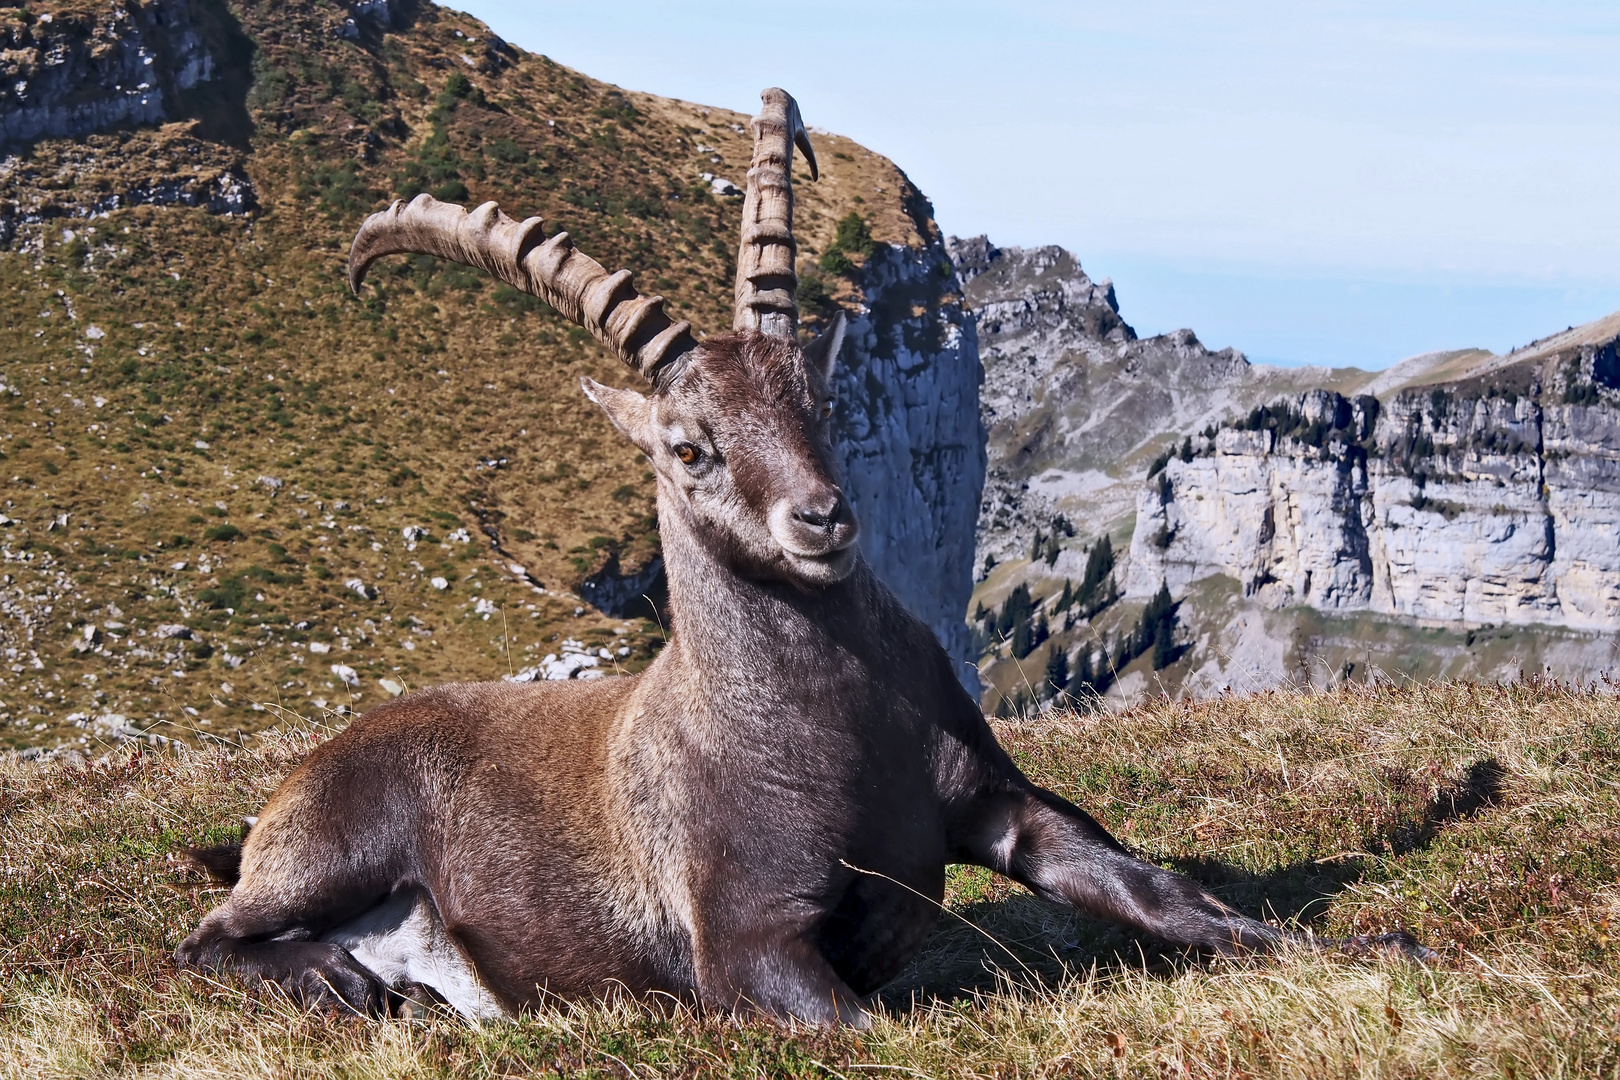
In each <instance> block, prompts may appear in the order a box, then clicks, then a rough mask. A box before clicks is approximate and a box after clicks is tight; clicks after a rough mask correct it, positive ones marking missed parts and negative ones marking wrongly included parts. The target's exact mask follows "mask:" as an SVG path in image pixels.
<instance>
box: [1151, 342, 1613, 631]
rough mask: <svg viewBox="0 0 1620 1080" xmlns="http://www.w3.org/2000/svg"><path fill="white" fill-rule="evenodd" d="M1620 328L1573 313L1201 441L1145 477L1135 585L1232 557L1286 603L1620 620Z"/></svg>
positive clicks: (1225, 563)
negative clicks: (1530, 340) (1524, 335)
mask: <svg viewBox="0 0 1620 1080" xmlns="http://www.w3.org/2000/svg"><path fill="white" fill-rule="evenodd" d="M1607 321H1609V320H1604V322H1607ZM1598 329H1599V330H1603V328H1602V327H1599V328H1598ZM1582 331H1586V332H1584V333H1583V332H1582ZM1560 338H1564V339H1567V340H1563V341H1561V340H1560ZM1617 341H1620V335H1617V334H1615V333H1612V332H1607V336H1605V332H1596V331H1593V330H1592V329H1591V328H1590V327H1589V328H1581V330H1572V331H1570V332H1568V334H1566V335H1560V336H1559V338H1554V339H1549V341H1548V342H1545V343H1539V344H1538V345H1537V346H1532V347H1529V348H1527V349H1526V350H1522V351H1521V353H1520V354H1512V355H1509V356H1508V357H1503V358H1493V359H1494V361H1495V362H1493V363H1488V364H1485V365H1482V366H1481V367H1480V368H1479V369H1477V370H1475V371H1474V372H1470V373H1468V375H1467V377H1465V378H1462V379H1458V380H1454V381H1449V382H1446V383H1442V384H1436V385H1424V386H1417V387H1408V388H1405V389H1401V390H1398V391H1396V392H1394V393H1392V394H1389V395H1388V396H1387V397H1386V398H1385V400H1384V401H1383V402H1382V403H1380V401H1378V400H1377V399H1375V398H1373V397H1371V396H1367V395H1362V396H1359V397H1356V398H1346V397H1343V396H1341V395H1339V394H1337V393H1332V392H1327V391H1316V392H1312V393H1309V394H1305V395H1301V396H1298V397H1294V398H1288V399H1282V400H1279V401H1277V402H1274V403H1273V404H1272V405H1270V406H1268V407H1267V408H1266V409H1265V410H1263V412H1257V413H1253V414H1251V415H1250V416H1249V417H1246V418H1243V419H1240V420H1238V421H1236V422H1234V423H1233V424H1232V425H1229V426H1226V427H1223V428H1222V429H1220V430H1219V431H1217V432H1216V433H1215V435H1214V437H1213V438H1205V439H1198V440H1195V441H1194V446H1193V452H1192V453H1191V455H1190V460H1183V459H1182V458H1181V457H1180V456H1177V457H1172V458H1171V459H1170V460H1169V461H1168V463H1167V464H1166V465H1165V467H1164V468H1163V470H1162V472H1160V473H1159V474H1157V475H1156V476H1154V477H1152V478H1150V479H1149V480H1148V482H1147V483H1146V484H1145V485H1144V486H1143V487H1142V488H1141V489H1140V490H1139V494H1138V498H1137V521H1136V528H1135V531H1134V534H1133V536H1132V540H1131V560H1130V563H1131V566H1130V577H1129V581H1128V592H1129V593H1131V594H1134V595H1139V596H1140V595H1149V594H1151V593H1152V592H1154V591H1155V590H1157V589H1158V588H1159V586H1160V584H1161V583H1166V584H1168V585H1169V586H1170V589H1171V591H1172V592H1181V591H1185V590H1186V589H1187V588H1188V587H1189V586H1190V585H1191V584H1192V583H1193V582H1195V581H1198V580H1200V579H1203V578H1205V577H1209V576H1211V575H1214V574H1224V575H1227V576H1229V577H1232V578H1234V579H1236V580H1237V581H1239V582H1240V583H1242V587H1243V592H1244V594H1245V595H1246V596H1249V597H1251V598H1253V599H1255V600H1257V601H1259V602H1261V603H1262V604H1264V605H1265V606H1267V607H1273V608H1280V607H1286V606H1289V605H1294V604H1304V605H1309V606H1311V607H1315V608H1319V609H1322V610H1327V611H1373V612H1377V613H1381V614H1387V615H1394V616H1400V617H1404V618H1409V619H1414V620H1418V621H1420V622H1424V623H1437V624H1438V623H1443V624H1454V625H1462V626H1488V625H1531V624H1547V625H1554V626H1564V627H1569V628H1572V629H1582V630H1617V629H1620V361H1617V359H1616V347H1617Z"/></svg>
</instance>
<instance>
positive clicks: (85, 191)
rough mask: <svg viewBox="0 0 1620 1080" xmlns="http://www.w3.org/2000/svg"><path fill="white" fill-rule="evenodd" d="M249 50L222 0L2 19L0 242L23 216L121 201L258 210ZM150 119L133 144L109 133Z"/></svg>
mask: <svg viewBox="0 0 1620 1080" xmlns="http://www.w3.org/2000/svg"><path fill="white" fill-rule="evenodd" d="M251 60H252V46H251V44H250V43H249V42H248V40H247V39H246V38H245V37H244V36H243V34H242V32H241V30H240V28H239V27H238V26H237V24H236V22H235V20H234V18H233V17H232V16H231V14H230V12H229V11H228V9H227V8H226V7H225V5H224V4H223V3H220V2H219V0H150V2H148V3H144V4H142V3H129V4H117V5H111V6H109V7H107V8H106V9H104V10H99V11H98V10H96V9H94V8H76V7H75V8H65V9H64V10H62V11H57V12H52V11H39V10H38V9H37V7H35V8H33V9H32V10H26V11H20V12H17V13H15V14H13V15H12V16H11V17H10V18H7V19H5V20H4V21H0V155H4V156H0V184H3V185H4V187H3V191H4V195H5V198H4V199H0V243H10V242H11V241H12V240H13V239H14V237H15V235H16V233H17V231H18V226H19V225H26V224H37V223H39V222H42V221H46V220H49V219H52V218H59V217H92V216H96V215H102V214H106V213H108V212H110V211H112V210H116V209H119V208H121V207H126V206H136V205H143V204H144V205H161V206H174V205H178V206H198V207H204V208H206V209H209V210H211V211H213V212H214V213H217V214H243V213H246V212H248V211H249V210H251V209H253V207H254V204H255V197H254V192H253V188H252V184H251V182H250V181H249V180H248V178H247V176H246V173H245V171H244V167H243V154H242V153H241V149H242V147H243V146H244V145H245V141H246V139H247V136H248V133H249V132H250V130H251V123H250V122H249V120H248V115H247V109H246V103H245V101H246V93H247V88H248V85H249V82H250V80H251V78H252V71H251ZM152 127H158V128H160V131H159V133H158V134H157V135H156V136H155V137H153V136H148V137H146V138H143V139H138V140H135V141H133V142H130V143H128V144H127V145H126V140H125V139H124V138H123V137H121V135H120V134H114V133H115V132H117V133H122V134H123V135H127V133H128V132H129V131H131V130H133V129H138V128H152ZM69 139H71V140H75V141H74V142H66V141H55V140H69ZM23 151H27V152H23ZM114 161H115V162H116V164H110V163H111V162H114ZM87 174H90V175H88V176H87Z"/></svg>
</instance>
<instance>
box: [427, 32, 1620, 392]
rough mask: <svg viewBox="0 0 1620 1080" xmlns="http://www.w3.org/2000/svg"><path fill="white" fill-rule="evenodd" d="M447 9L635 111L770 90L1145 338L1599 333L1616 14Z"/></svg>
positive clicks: (1381, 356)
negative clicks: (648, 103)
mask: <svg viewBox="0 0 1620 1080" xmlns="http://www.w3.org/2000/svg"><path fill="white" fill-rule="evenodd" d="M454 6H457V7H460V8H462V9H464V10H467V11H469V12H471V13H472V14H474V15H476V16H477V17H479V18H480V19H482V20H484V21H485V22H486V23H488V24H489V25H490V27H491V29H493V30H494V31H495V32H496V33H497V34H500V35H501V36H502V37H504V38H506V39H507V40H509V41H511V42H513V43H514V44H517V45H520V46H522V47H523V48H525V49H529V50H531V51H535V52H541V53H545V54H546V55H548V56H550V57H551V58H552V59H554V60H557V61H558V62H560V63H563V64H567V65H569V66H570V67H574V68H577V69H579V70H581V71H584V72H585V73H587V74H589V75H591V76H593V77H596V78H599V79H604V80H607V81H609V82H613V83H617V84H619V85H621V86H625V87H628V88H632V89H636V90H646V91H651V92H654V93H658V94H665V95H670V96H674V97H680V98H686V99H688V100H692V101H700V102H703V103H706V104H712V105H722V106H726V107H729V108H734V109H738V110H742V111H747V112H752V111H754V110H755V108H756V107H757V104H758V92H759V90H760V89H761V88H762V87H764V86H767V85H780V86H784V87H786V88H787V89H788V90H790V91H791V92H792V93H793V94H794V95H795V96H796V97H797V98H798V99H799V102H800V105H801V108H802V110H803V112H804V116H805V119H806V122H808V123H809V124H811V125H813V126H819V127H823V128H827V129H830V130H833V131H837V132H840V133H842V134H845V135H849V136H850V137H852V138H855V139H857V140H859V141H860V142H862V143H864V144H866V145H867V146H870V147H871V148H872V149H874V150H877V151H879V152H880V153H883V154H886V155H888V156H889V157H891V158H893V159H894V160H895V161H896V162H897V163H898V164H899V165H900V166H901V168H903V169H905V170H906V172H907V173H908V174H909V175H910V176H911V177H912V179H913V180H914V181H915V182H916V183H917V184H918V186H919V187H921V188H922V189H923V191H925V192H926V193H927V194H928V195H929V197H930V198H931V199H932V200H933V202H934V207H935V211H936V216H937V217H938V219H939V222H940V224H941V226H942V227H943V228H945V229H946V230H947V231H948V232H954V233H958V234H961V235H970V234H974V233H980V232H984V233H988V234H989V236H990V237H991V239H992V240H993V241H995V242H996V243H998V244H1003V245H1013V244H1021V245H1032V244H1048V243H1057V244H1062V245H1063V246H1065V247H1068V248H1070V249H1071V250H1073V251H1074V252H1075V253H1076V254H1078V255H1079V256H1080V259H1081V261H1082V263H1083V264H1084V265H1085V266H1086V268H1087V270H1088V271H1089V272H1090V273H1092V274H1093V276H1096V277H1104V276H1108V277H1112V278H1113V279H1114V281H1115V284H1116V286H1117V288H1118V294H1119V297H1120V306H1121V310H1122V313H1123V314H1124V316H1125V317H1126V319H1128V320H1129V321H1130V322H1131V323H1132V324H1133V325H1134V326H1136V328H1137V329H1138V331H1139V332H1142V333H1156V332H1161V331H1166V330H1171V329H1175V328H1177V327H1181V326H1190V327H1192V328H1193V329H1194V330H1196V331H1197V332H1198V334H1199V337H1200V338H1201V339H1202V340H1204V341H1205V342H1206V343H1207V344H1209V345H1211V346H1214V347H1220V346H1224V345H1235V346H1237V347H1238V348H1240V349H1242V350H1244V351H1245V352H1246V353H1248V354H1249V355H1250V357H1251V358H1253V359H1256V360H1267V361H1272V362H1288V363H1325V364H1356V365H1358V366H1362V367H1384V366H1387V365H1388V364H1391V363H1394V362H1395V361H1397V360H1399V359H1401V358H1403V357H1405V356H1409V355H1412V354H1415V353H1418V352H1423V351H1427V350H1429V349H1438V348H1454V347H1464V346H1483V347H1486V348H1491V349H1495V350H1498V351H1501V350H1505V349H1507V348H1510V347H1512V346H1513V345H1516V344H1522V343H1523V342H1525V341H1528V340H1531V339H1533V338H1536V337H1540V336H1543V335H1545V334H1547V333H1550V332H1552V331H1553V330H1560V329H1563V328H1564V327H1565V326H1567V325H1571V324H1576V323H1580V322H1584V321H1586V320H1589V319H1592V318H1596V317H1598V316H1600V315H1603V314H1607V313H1608V312H1610V311H1614V310H1617V309H1620V62H1617V61H1616V57H1620V4H1617V3H1615V2H1614V0H1601V2H1590V3H1581V2H1568V3H1558V2H1551V3H1540V4H1529V3H1522V2H1519V3H1496V2H1491V0H1474V2H1469V3H1424V2H1418V3H1410V2H1409V3H1387V4H1386V3H1313V2H1309V0H1304V2H1293V3H1222V4H1219V5H1211V4H1203V3H1191V2H1166V3H1156V2H1137V3H1132V4H1123V5H1122V4H1117V3H1113V4H1101V3H1089V2H1081V3H1036V2H1031V3H1005V4H965V3H955V2H951V0H932V2H929V3H912V2H901V3H882V2H872V0H869V2H866V3H854V2H848V0H823V2H821V3H818V4H815V5H805V4H791V5H779V6H775V7H773V6H772V5H764V4H760V5H754V4H749V5H741V4H736V3H725V4H720V3H697V2H684V3H681V4H669V3H654V2H650V0H618V2H616V3H614V4H612V5H603V4H601V3H600V2H599V0H594V2H592V0H546V2H544V3H535V2H533V0H526V2H518V0H454ZM605 12H606V13H609V14H606V15H605V14H604V13H605ZM745 16H746V18H745Z"/></svg>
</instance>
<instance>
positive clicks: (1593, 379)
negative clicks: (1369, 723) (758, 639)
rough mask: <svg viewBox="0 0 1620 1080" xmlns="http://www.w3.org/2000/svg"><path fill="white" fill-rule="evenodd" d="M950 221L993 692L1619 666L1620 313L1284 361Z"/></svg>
mask: <svg viewBox="0 0 1620 1080" xmlns="http://www.w3.org/2000/svg"><path fill="white" fill-rule="evenodd" d="M950 247H951V251H952V253H953V255H954V257H955V258H956V260H957V264H958V268H959V273H960V274H961V276H962V278H963V280H964V282H965V284H964V289H965V294H966V298H967V303H968V305H969V307H970V308H971V309H973V310H974V311H975V313H976V314H977V315H978V318H979V340H980V345H981V355H982V357H983V360H984V365H985V387H984V391H983V394H982V410H983V414H984V420H985V425H986V428H987V430H988V432H989V444H988V450H989V466H988V473H987V481H986V485H985V498H984V500H983V502H982V504H981V508H980V520H979V541H978V553H979V554H978V558H979V578H980V581H979V585H978V588H977V591H976V593H975V611H974V612H973V613H970V623H971V625H972V626H973V627H974V629H975V632H976V633H977V635H978V639H979V643H980V647H981V650H982V655H983V658H984V659H983V663H982V665H981V667H982V671H983V673H984V676H985V678H986V681H987V684H988V686H989V687H990V688H989V689H988V690H987V691H986V695H985V702H986V705H987V707H992V708H994V707H998V706H999V707H1002V708H1005V707H1007V705H1008V704H1010V703H1012V702H1014V701H1019V700H1022V701H1025V702H1028V701H1030V700H1033V699H1035V698H1039V697H1042V696H1045V695H1049V694H1050V687H1049V682H1050V680H1048V679H1047V676H1046V672H1047V668H1048V665H1049V664H1051V665H1053V670H1054V671H1057V670H1058V669H1062V670H1063V671H1065V672H1069V673H1073V672H1075V671H1079V670H1081V669H1082V668H1084V669H1085V670H1086V671H1087V672H1089V673H1090V675H1092V676H1094V678H1092V679H1091V684H1092V685H1093V686H1094V687H1102V688H1103V689H1104V690H1105V691H1106V693H1108V694H1110V695H1114V696H1120V695H1129V694H1132V693H1138V692H1142V691H1144V690H1149V689H1159V690H1165V691H1168V692H1177V693H1179V692H1188V693H1211V692H1218V691H1219V690H1220V689H1222V688H1223V687H1225V686H1229V685H1230V686H1236V687H1248V688H1255V687H1261V686H1270V685H1277V684H1278V683H1280V682H1284V681H1291V682H1317V683H1322V682H1329V681H1335V680H1338V679H1343V678H1366V677H1368V672H1369V669H1372V670H1373V672H1374V673H1375V674H1376V673H1377V672H1383V673H1384V674H1386V675H1388V676H1390V677H1399V676H1413V677H1424V676H1433V675H1450V676H1472V677H1488V678H1500V677H1507V676H1509V675H1515V674H1517V673H1518V672H1519V671H1520V670H1521V669H1523V670H1525V671H1531V672H1534V671H1540V670H1542V669H1543V668H1544V667H1547V668H1550V669H1551V670H1552V671H1553V672H1554V673H1556V674H1558V675H1560V676H1562V677H1566V678H1587V679H1589V678H1592V677H1594V676H1596V675H1597V674H1600V673H1603V672H1607V671H1609V670H1612V668H1613V667H1614V665H1615V661H1616V651H1615V646H1614V641H1613V637H1612V631H1613V630H1615V629H1620V509H1617V508H1620V495H1617V494H1616V493H1620V363H1617V362H1616V360H1615V349H1616V339H1617V337H1620V316H1611V317H1609V318H1607V319H1603V320H1599V321H1598V322H1596V323H1592V324H1589V325H1588V326H1584V327H1578V328H1575V329H1573V330H1570V331H1566V332H1564V333H1562V334H1557V335H1553V336H1552V337H1550V338H1547V339H1544V340H1543V341H1539V342H1536V343H1533V344H1532V345H1530V346H1527V347H1525V348H1524V349H1520V350H1517V351H1515V352H1513V353H1511V354H1508V355H1506V356H1495V355H1493V354H1491V353H1489V352H1486V351H1483V350H1478V349H1464V350H1455V351H1449V352H1438V353H1431V354H1426V355H1424V356H1419V357H1414V358H1412V359H1410V360H1407V361H1404V362H1403V363H1401V364H1398V365H1396V366H1395V367H1393V368H1391V369H1389V370H1387V371H1384V372H1378V373H1372V372H1364V371H1358V370H1355V369H1334V370H1328V369H1323V368H1274V367H1265V366H1261V365H1254V364H1250V363H1249V362H1248V361H1247V360H1246V359H1245V358H1244V357H1243V355H1242V354H1241V353H1239V352H1236V351H1235V350H1232V349H1223V350H1221V351H1219V352H1212V351H1210V350H1209V349H1207V348H1206V347H1205V346H1204V345H1202V344H1201V343H1200V342H1199V341H1198V339H1197V337H1196V336H1195V335H1194V334H1193V333H1192V331H1190V330H1181V331H1177V332H1176V333H1173V334H1167V335H1162V336H1159V337H1155V338H1149V339H1140V338H1138V337H1137V335H1136V334H1135V333H1134V331H1133V330H1132V329H1131V327H1130V326H1129V325H1128V324H1126V323H1125V322H1124V321H1123V320H1122V319H1121V318H1120V317H1119V305H1118V302H1117V299H1116V297H1115V294H1114V290H1113V286H1112V284H1111V283H1109V282H1107V281H1103V282H1094V281H1092V280H1091V279H1090V278H1089V277H1088V276H1087V275H1086V274H1085V273H1084V271H1083V270H1082V269H1081V267H1080V265H1079V262H1078V261H1077V260H1076V259H1075V258H1074V257H1073V256H1072V255H1071V254H1070V253H1068V252H1066V251H1064V250H1062V249H1061V248H1056V247H1047V248H1036V249H1027V250H1026V249H1017V248H1008V249H998V248H996V247H995V246H994V245H992V244H990V243H989V242H988V241H987V240H986V239H985V238H983V237H979V238H976V239H972V240H954V239H953V240H952V241H950ZM1103 537H1107V538H1108V540H1109V547H1110V549H1111V561H1110V560H1105V561H1107V571H1106V575H1107V581H1105V582H1104V583H1102V584H1099V585H1095V587H1093V584H1089V583H1086V577H1087V573H1088V562H1090V564H1091V566H1090V569H1091V571H1092V576H1093V577H1095V576H1096V568H1097V566H1098V565H1100V564H1099V563H1098V561H1097V554H1096V551H1095V549H1096V548H1097V545H1098V542H1099V541H1100V540H1101V538H1103ZM1088 556H1090V558H1089V559H1088ZM1083 584H1085V588H1086V589H1088V590H1091V591H1090V592H1088V593H1087V594H1086V595H1087V599H1086V600H1085V601H1084V602H1080V601H1076V600H1074V599H1073V598H1074V596H1075V595H1076V594H1078V593H1079V592H1080V590H1081V587H1082V585H1083ZM1161 589H1165V590H1166V593H1165V597H1167V600H1164V599H1163V598H1157V597H1158V594H1159V593H1160V590H1161ZM1115 596H1117V599H1113V600H1112V601H1111V602H1109V598H1112V597H1115ZM1156 598H1157V599H1156ZM1166 603H1167V604H1168V608H1167V611H1168V613H1167V614H1165V613H1161V612H1160V611H1159V608H1160V607H1164V606H1165V604H1166ZM1009 607H1011V608H1013V609H1015V610H1012V611H1010V612H1009ZM1155 620H1157V623H1155ZM1158 623H1162V624H1163V626H1164V627H1165V629H1163V630H1162V631H1161V630H1159V629H1156V627H1157V624H1158ZM1020 624H1022V625H1024V626H1025V627H1026V629H1025V630H1023V631H1022V633H1021V635H1020V631H1019V626H1020ZM1150 624H1152V625H1150ZM1156 634H1157V635H1158V636H1160V637H1162V638H1163V640H1162V641H1160V642H1159V644H1158V650H1157V654H1155V651H1154V645H1153V638H1154V636H1155V635H1156ZM1057 652H1062V653H1063V659H1062V661H1061V662H1058V661H1056V660H1054V654H1055V653H1057ZM1062 678H1063V676H1062V675H1061V674H1060V675H1058V681H1062Z"/></svg>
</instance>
